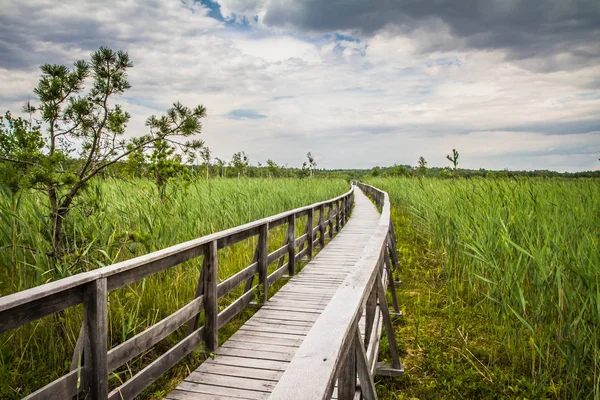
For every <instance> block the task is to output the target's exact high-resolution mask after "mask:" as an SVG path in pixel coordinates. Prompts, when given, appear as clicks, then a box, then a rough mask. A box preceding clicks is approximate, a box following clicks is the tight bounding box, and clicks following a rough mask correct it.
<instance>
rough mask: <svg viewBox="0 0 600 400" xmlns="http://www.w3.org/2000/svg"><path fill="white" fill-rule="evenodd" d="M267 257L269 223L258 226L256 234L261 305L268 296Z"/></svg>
mask: <svg viewBox="0 0 600 400" xmlns="http://www.w3.org/2000/svg"><path fill="white" fill-rule="evenodd" d="M268 257H269V223H268V222H267V223H265V224H264V225H261V226H260V230H259V233H258V282H259V283H260V285H261V286H262V291H263V293H262V299H260V300H261V301H262V302H263V303H266V302H267V299H268V296H269V294H268V293H267V291H268V289H269V282H268V280H267V277H268V275H269V274H268V271H267V267H268V266H269V265H268V264H267V259H268Z"/></svg>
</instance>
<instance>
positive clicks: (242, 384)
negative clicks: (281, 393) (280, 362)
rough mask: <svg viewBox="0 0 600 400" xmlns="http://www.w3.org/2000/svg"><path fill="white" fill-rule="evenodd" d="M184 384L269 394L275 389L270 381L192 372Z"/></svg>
mask: <svg viewBox="0 0 600 400" xmlns="http://www.w3.org/2000/svg"><path fill="white" fill-rule="evenodd" d="M185 381H186V382H194V383H200V384H203V385H210V386H223V387H226V388H234V389H243V390H254V391H257V392H266V393H270V392H271V390H273V388H274V387H275V383H274V382H272V381H263V380H259V379H248V378H241V377H236V376H223V375H216V374H210V373H205V372H192V373H191V374H190V376H188V377H187V378H185Z"/></svg>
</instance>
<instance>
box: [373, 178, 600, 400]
mask: <svg viewBox="0 0 600 400" xmlns="http://www.w3.org/2000/svg"><path fill="white" fill-rule="evenodd" d="M366 182H367V183H369V184H371V185H374V186H376V187H378V188H380V189H383V190H385V191H387V192H388V193H389V195H390V199H391V203H392V206H393V207H392V218H393V221H394V224H395V230H396V235H397V237H398V246H399V249H398V250H399V252H400V259H401V273H400V276H401V279H402V280H403V282H404V284H403V285H402V287H401V289H400V290H399V291H398V294H399V296H400V297H399V299H400V301H401V303H402V304H401V307H402V309H403V310H404V313H405V318H404V319H403V321H402V323H401V325H400V326H398V328H397V332H396V335H397V338H398V340H399V341H400V344H401V346H402V347H403V350H404V353H405V360H404V362H405V367H406V371H407V373H406V375H405V376H404V377H402V378H399V379H395V380H394V379H380V380H379V382H378V384H379V385H378V389H379V391H380V393H381V394H382V395H383V396H384V397H385V398H394V399H395V398H401V399H404V398H421V399H426V398H429V399H433V398H530V399H532V398H535V399H537V398H569V399H570V398H596V399H597V398H600V247H599V243H600V182H599V181H597V180H590V179H577V180H575V179H573V180H564V179H529V178H525V179H522V178H521V179H448V180H440V179H422V180H420V179H414V178H370V179H367V180H366Z"/></svg>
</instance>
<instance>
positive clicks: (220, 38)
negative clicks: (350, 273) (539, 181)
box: [0, 0, 600, 170]
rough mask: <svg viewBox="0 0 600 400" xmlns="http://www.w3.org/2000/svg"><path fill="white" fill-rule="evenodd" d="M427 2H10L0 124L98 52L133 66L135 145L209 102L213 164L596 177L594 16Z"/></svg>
mask: <svg viewBox="0 0 600 400" xmlns="http://www.w3.org/2000/svg"><path fill="white" fill-rule="evenodd" d="M384 3H385V4H384ZM430 3H431V2H430V1H429V0H427V1H425V2H423V4H424V6H422V5H420V2H412V3H410V4H409V3H406V2H404V1H402V2H398V4H401V5H403V6H402V7H400V6H399V5H398V4H395V2H390V1H385V2H380V0H374V1H373V2H367V1H366V0H365V1H358V0H352V1H350V0H347V1H341V0H339V1H328V2H326V1H323V2H314V1H311V2H308V1H303V0H299V1H294V2H293V4H292V3H291V2H287V0H285V1H282V2H275V1H271V0H203V1H202V2H197V1H192V0H187V1H186V0H184V1H172V0H149V1H148V2H134V1H121V2H117V1H100V0H81V1H71V0H68V1H65V2H60V3H57V2H55V1H52V0H30V1H27V2H18V1H11V0H4V1H3V8H2V13H1V14H0V38H1V39H0V82H2V83H1V85H2V90H1V91H0V110H6V109H11V110H12V111H13V112H15V113H17V112H18V110H19V109H20V106H21V105H22V103H23V102H25V101H27V100H28V98H30V97H32V100H35V99H34V96H33V95H32V89H33V88H34V87H35V85H36V82H37V78H38V77H39V72H38V71H39V69H38V68H39V65H40V64H42V63H46V62H48V63H61V64H66V65H72V63H73V61H75V60H77V59H82V58H89V54H90V52H92V51H94V50H96V49H97V48H98V47H99V46H101V45H104V46H109V47H111V48H113V49H122V50H125V51H127V52H129V54H130V57H131V59H132V61H133V63H134V68H132V69H131V70H130V72H129V80H130V82H131V84H132V89H131V90H129V91H127V93H126V96H124V97H122V98H118V99H115V101H116V102H119V103H121V104H123V106H124V108H125V109H126V110H127V111H129V112H130V113H131V114H132V120H131V122H130V123H129V126H128V130H127V133H126V134H127V135H138V134H142V133H145V132H146V129H147V128H146V126H145V125H144V121H145V120H146V118H147V117H148V116H150V115H152V114H161V113H163V112H164V111H165V110H166V109H167V108H168V107H169V106H171V104H172V103H173V102H174V101H181V102H182V103H183V104H185V105H187V106H195V105H197V104H203V105H205V106H206V107H207V110H208V117H207V118H206V120H205V121H204V122H203V132H202V139H204V140H205V141H206V142H207V144H208V145H209V146H210V147H211V149H212V150H213V153H214V154H215V155H216V156H217V157H219V158H222V159H229V158H230V156H231V154H232V153H233V152H236V151H241V150H244V151H246V153H248V154H249V155H250V157H251V159H252V160H253V162H257V161H261V162H264V161H265V160H266V159H268V158H272V159H273V160H274V161H275V162H277V163H279V164H286V163H288V164H289V165H292V166H300V165H301V164H302V161H303V160H304V158H305V154H306V152H308V151H311V152H312V153H313V154H314V155H315V156H318V157H320V158H319V160H320V161H319V166H320V167H325V168H354V167H358V168H360V167H365V168H367V167H372V166H375V165H386V164H394V163H399V164H414V163H416V160H417V159H418V157H419V156H420V155H423V156H425V157H426V158H427V160H428V161H430V165H432V166H433V165H445V164H446V160H445V154H447V153H448V152H449V151H451V149H452V148H453V147H456V148H457V149H458V150H459V151H460V152H461V155H464V165H465V166H471V167H474V168H478V167H486V168H504V167H509V168H519V169H520V168H530V167H531V168H556V169H564V170H575V169H592V168H598V167H600V165H598V161H597V158H598V157H597V156H593V154H587V153H585V151H588V150H589V152H590V153H593V152H594V151H598V150H600V143H598V137H600V133H598V131H599V130H600V129H599V127H600V122H599V120H598V115H599V114H598V112H599V111H600V91H599V90H600V80H599V78H598V77H599V76H600V62H597V61H598V60H597V59H596V58H594V57H596V55H595V54H597V52H598V45H597V44H596V43H600V40H596V39H597V28H596V26H597V25H593V24H592V23H591V22H592V21H593V20H594V15H595V14H594V13H595V11H594V10H595V8H594V7H592V8H589V7H588V9H586V8H585V7H587V6H586V4H587V3H586V2H570V3H565V4H569V7H563V6H562V5H561V4H562V3H553V5H552V7H550V6H548V7H550V8H548V10H545V11H543V12H542V11H540V10H539V9H538V10H536V9H535V7H537V6H535V5H534V6H531V5H529V6H528V5H527V4H529V3H524V2H520V1H516V0H515V1H511V2H506V1H500V0H498V1H495V0H494V1H492V0H488V1H486V2H477V3H472V2H469V3H468V5H467V6H464V5H463V3H457V4H451V3H447V2H445V3H444V2H443V3H439V2H437V4H438V6H437V7H433V6H431V4H430ZM439 4H441V5H439ZM488 6H489V7H488ZM428 7H429V8H430V9H428ZM584 9H585V10H587V11H586V12H583V11H582V10H584ZM340 10H343V12H341V11H340ZM532 10H533V11H532ZM534 11H535V12H534ZM521 13H523V14H521ZM532 13H533V14H536V13H540V14H541V15H532ZM317 14H319V15H317ZM386 14H387V15H386ZM255 17H257V18H255ZM461 21H462V23H464V24H465V26H462V25H461ZM527 21H530V22H527ZM526 22H527V23H528V24H530V26H529V25H528V26H520V25H527V23H526ZM511 27H512V28H511ZM512 31H514V32H512ZM490 35H491V36H490ZM573 141H577V146H579V147H577V148H572V147H569V146H570V145H571V143H573ZM549 148H552V149H554V150H548V149H549ZM290 149H292V150H291V151H290ZM331 149H335V151H331ZM561 149H566V150H565V151H562V150H561ZM581 149H583V150H581ZM585 149H588V150H585Z"/></svg>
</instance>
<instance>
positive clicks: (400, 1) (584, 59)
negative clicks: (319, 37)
mask: <svg viewBox="0 0 600 400" xmlns="http://www.w3.org/2000/svg"><path fill="white" fill-rule="evenodd" d="M259 7H261V11H258V8H259ZM234 8H235V7H234ZM236 10H238V12H239V11H242V12H243V10H241V9H239V8H236ZM252 12H253V13H259V14H262V15H264V17H263V19H262V21H263V22H264V24H266V25H269V26H275V27H288V28H292V27H293V28H296V29H299V30H300V31H315V32H336V31H349V32H355V34H356V35H358V36H366V37H371V36H373V35H375V34H378V33H381V32H384V31H389V32H392V33H393V34H394V35H413V34H414V33H415V32H418V31H419V30H422V28H423V27H427V30H428V31H446V32H447V35H446V37H444V38H443V40H434V41H432V40H429V38H428V37H418V35H415V37H416V39H417V40H418V41H419V48H420V50H421V51H422V52H431V51H448V50H453V49H459V48H460V49H478V50H482V49H483V50H497V49H501V50H503V51H505V53H506V54H505V55H506V57H507V58H508V59H511V60H515V61H521V62H522V64H523V65H524V66H526V67H527V68H529V69H532V70H541V71H555V70H564V69H571V68H580V67H584V66H589V65H592V64H593V63H596V62H598V59H599V58H600V48H599V47H598V43H599V42H600V3H598V1H596V0H550V1H544V2H540V1H528V0H513V1H505V0H484V1H480V0H465V1H452V0H445V1H439V0H422V1H412V0H396V1H388V0H338V1H312V0H277V1H275V0H272V1H268V2H260V3H256V2H255V3H254V7H253V9H252ZM440 39H441V38H440ZM543 60H546V62H543ZM548 61H550V62H548Z"/></svg>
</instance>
